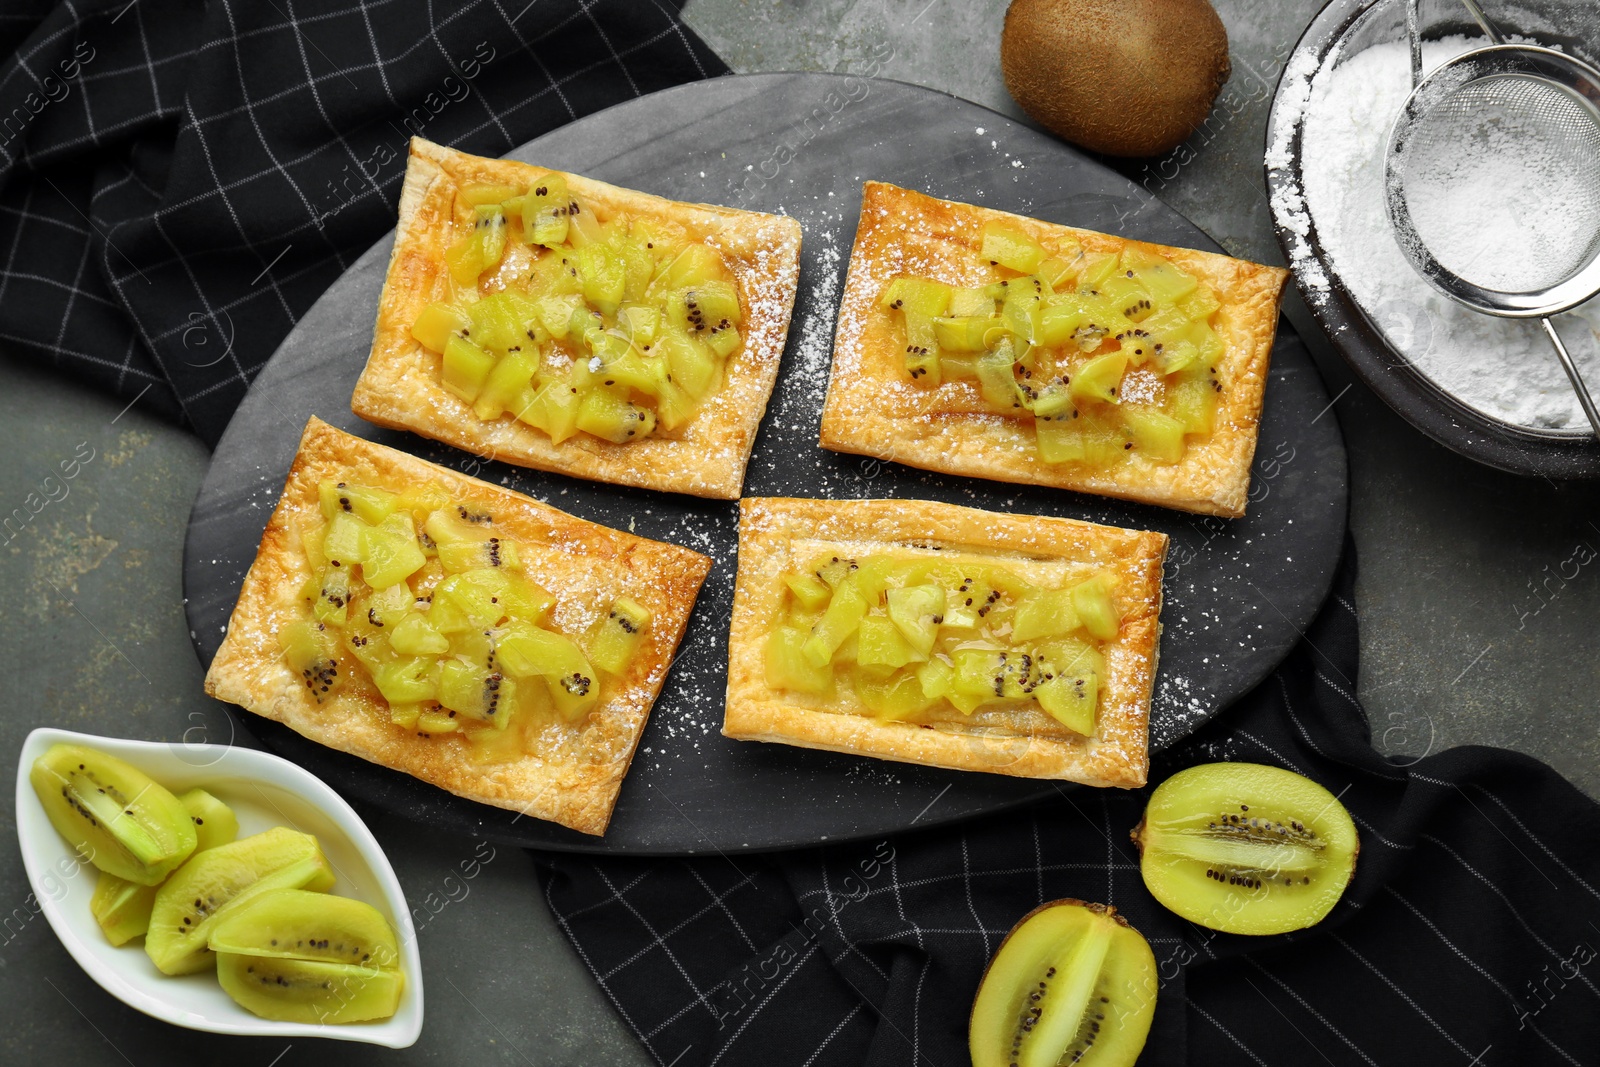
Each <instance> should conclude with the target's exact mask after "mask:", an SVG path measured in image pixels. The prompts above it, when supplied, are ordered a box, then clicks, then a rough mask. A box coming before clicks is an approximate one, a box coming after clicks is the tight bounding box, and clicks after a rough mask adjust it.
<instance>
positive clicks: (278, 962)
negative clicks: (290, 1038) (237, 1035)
mask: <svg viewBox="0 0 1600 1067" xmlns="http://www.w3.org/2000/svg"><path fill="white" fill-rule="evenodd" d="M217 980H218V981H219V982H220V983H221V984H222V988H223V990H224V991H225V992H226V993H227V994H228V996H230V997H232V998H233V999H234V1000H235V1001H236V1002H237V1003H238V1004H239V1006H240V1007H242V1008H245V1009H246V1010H248V1011H250V1012H252V1013H254V1014H256V1015H259V1016H261V1017H262V1018H263V1019H275V1020H277V1021H279V1022H292V1023H357V1022H364V1021H367V1020H370V1019H387V1018H388V1017H389V1016H391V1015H393V1014H394V1013H395V1011H396V1010H398V1009H399V1007H400V994H401V993H402V992H403V991H404V989H405V977H404V976H403V975H402V974H401V972H399V971H385V970H379V969H377V968H374V967H352V966H350V965H349V964H343V963H325V962H322V961H320V960H286V959H273V958H272V957H269V956H246V955H242V954H240V953H235V952H219V953H217Z"/></svg>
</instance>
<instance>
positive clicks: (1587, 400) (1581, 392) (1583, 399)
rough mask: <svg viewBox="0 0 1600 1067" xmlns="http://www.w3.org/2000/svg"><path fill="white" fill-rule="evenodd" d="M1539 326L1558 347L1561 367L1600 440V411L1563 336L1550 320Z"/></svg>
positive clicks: (1541, 321) (1542, 322)
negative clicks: (1579, 372)
mask: <svg viewBox="0 0 1600 1067" xmlns="http://www.w3.org/2000/svg"><path fill="white" fill-rule="evenodd" d="M1539 325H1541V326H1543V327H1544V332H1545V336H1546V337H1548V338H1550V343H1551V344H1553V345H1555V346H1556V355H1558V356H1560V357H1561V365H1562V366H1563V367H1565V368H1566V370H1567V377H1568V378H1570V379H1572V390H1573V392H1575V393H1577V394H1578V403H1580V404H1582V405H1583V413H1584V414H1585V415H1587V416H1589V425H1590V426H1591V427H1593V428H1594V435H1595V437H1597V438H1600V410H1596V409H1595V406H1594V398H1593V397H1591V396H1590V395H1589V387H1588V386H1586V385H1584V384H1583V378H1582V377H1580V376H1579V374H1578V365H1577V364H1576V363H1574V362H1572V356H1571V355H1570V354H1569V353H1568V352H1567V346H1566V345H1564V344H1562V343H1561V335H1560V334H1558V333H1556V328H1555V325H1554V324H1553V323H1551V321H1550V320H1549V319H1548V318H1543V319H1540V320H1539Z"/></svg>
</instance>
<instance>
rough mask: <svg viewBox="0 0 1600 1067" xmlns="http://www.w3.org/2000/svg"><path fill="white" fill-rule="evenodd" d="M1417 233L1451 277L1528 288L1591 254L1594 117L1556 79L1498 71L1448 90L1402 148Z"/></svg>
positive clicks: (1599, 221) (1568, 272)
mask: <svg viewBox="0 0 1600 1067" xmlns="http://www.w3.org/2000/svg"><path fill="white" fill-rule="evenodd" d="M1400 162H1402V163H1403V168H1404V183H1405V184H1404V196H1405V199H1406V208H1407V210H1408V211H1409V212H1410V214H1411V219H1412V223H1413V225H1414V226H1415V228H1416V232H1417V236H1418V237H1419V238H1420V239H1421V240H1422V243H1423V244H1424V245H1426V246H1427V249H1428V251H1429V252H1430V253H1432V254H1433V257H1434V259H1436V260H1438V262H1439V265H1440V266H1442V267H1444V268H1445V269H1446V270H1448V271H1450V272H1452V273H1454V274H1455V275H1456V276H1457V277H1460V278H1463V279H1465V280H1466V281H1468V282H1471V283H1473V284H1474V285H1478V286H1480V287H1482V288H1485V289H1494V290H1497V291H1500V292H1510V293H1519V292H1531V291H1534V290H1541V289H1545V288H1548V287H1550V286H1553V285H1556V284H1557V283H1559V282H1562V281H1565V280H1566V279H1568V278H1570V277H1572V276H1573V275H1574V274H1576V273H1577V272H1578V271H1579V270H1581V269H1582V268H1583V267H1584V266H1585V265H1586V264H1587V263H1589V261H1590V260H1591V259H1593V258H1594V256H1595V254H1596V252H1600V116H1597V114H1596V112H1595V111H1594V110H1593V109H1592V107H1590V106H1588V105H1586V104H1585V103H1584V102H1583V101H1581V100H1580V99H1579V98H1578V97H1577V96H1576V95H1575V94H1574V93H1572V92H1571V91H1570V90H1568V89H1566V88H1565V87H1563V86H1560V85H1556V84H1553V83H1551V82H1548V81H1545V80H1543V79H1541V78H1535V77H1530V76H1527V75H1523V74H1495V75H1490V76H1488V77H1483V78H1478V79H1477V80H1474V81H1468V82H1466V83H1464V84H1461V85H1458V86H1455V87H1454V88H1452V89H1450V90H1448V92H1447V93H1446V95H1443V96H1442V97H1440V98H1438V99H1437V100H1436V101H1434V102H1432V106H1431V107H1430V108H1429V109H1428V110H1427V111H1426V112H1425V113H1424V114H1422V115H1420V116H1419V117H1418V119H1417V121H1416V124H1415V126H1414V127H1413V130H1412V134H1411V136H1410V138H1409V139H1408V142H1407V144H1406V146H1405V150H1404V155H1403V158H1402V160H1401V161H1400Z"/></svg>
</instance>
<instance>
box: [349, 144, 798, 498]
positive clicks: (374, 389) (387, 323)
mask: <svg viewBox="0 0 1600 1067" xmlns="http://www.w3.org/2000/svg"><path fill="white" fill-rule="evenodd" d="M547 173H550V170H549V168H546V167H536V166H533V165H531V164H528V163H517V162H514V161H512V160H505V159H484V158H482V157H479V156H470V155H467V154H465V153H462V152H456V151H454V150H452V149H449V148H444V147H442V146H440V145H436V144H433V143H432V142H430V141H425V140H423V139H422V138H420V137H416V138H412V141H411V155H410V159H409V161H408V163H407V166H406V177H405V184H404V185H403V187H402V189H401V193H400V217H399V222H398V223H397V225H396V228H395V242H394V252H393V253H392V254H391V256H390V259H389V273H388V277H387V278H386V280H385V281H384V285H383V296H382V298H381V300H380V301H379V304H378V324H377V328H376V329H375V330H374V331H373V337H372V352H371V354H370V355H369V356H368V357H367V366H366V369H365V370H364V371H363V372H362V374H361V379H360V380H359V381H358V382H357V383H356V389H355V394H354V395H353V396H352V397H351V398H350V407H351V410H353V411H354V412H355V413H356V414H357V415H360V416H361V417H362V418H364V419H366V420H368V421H369V422H374V423H377V424H378V425H380V426H389V427H394V428H396V429H402V430H410V431H412V432H414V433H419V434H421V435H422V436H424V437H431V438H433V439H434V440H437V441H445V442H447V443H449V444H452V445H456V446H457V447H459V448H465V449H467V450H469V451H471V452H473V453H474V454H475V455H477V456H479V457H481V458H486V459H498V460H503V461H504V462H506V463H514V464H516V465H518V466H522V467H534V468H537V469H539V470H547V471H556V472H558V473H561V474H571V475H575V476H577V477H580V478H592V479H594V480H596V481H602V482H616V483H619V484H622V485H637V486H643V487H645V488H649V489H665V490H670V491H672V492H678V493H691V494H693V495H695V496H706V497H715V498H717V499H721V500H736V499H738V497H739V490H740V487H741V486H742V485H743V484H744V471H745V465H746V464H747V463H748V462H749V459H750V449H751V446H752V445H753V444H754V442H755V436H756V428H757V427H758V426H759V425H760V422H761V417H762V415H763V414H764V413H765V412H766V408H767V401H768V399H769V398H770V397H771V395H772V386H773V382H774V381H775V380H776V379H777V375H778V362H779V360H780V359H781V358H782V356H783V346H784V340H785V338H786V337H787V335H788V332H789V315H790V313H791V312H792V311H793V309H794V297H795V288H796V285H797V284H798V281H799V276H800V224H799V223H798V222H796V221H795V220H794V219H791V218H786V217H783V216H779V215H765V214H761V213H759V212H755V211H739V210H736V209H734V208H726V207H716V206H712V205H707V204H688V203H682V202H679V201H675V200H665V199H662V198H661V197H658V196H651V195H649V194H648V193H640V192H635V191H633V190H631V189H620V188H618V187H617V186H614V185H607V184H606V183H604V182H598V181H593V180H591V179H588V178H584V177H581V176H579V175H576V174H570V173H567V174H566V176H567V186H568V188H569V189H570V190H571V191H572V193H573V195H574V196H576V197H577V198H579V199H580V200H581V201H582V202H583V203H584V204H586V205H589V206H590V207H592V208H593V209H594V210H595V213H596V214H597V215H599V216H600V217H601V218H602V219H604V218H607V217H610V216H611V215H613V214H615V213H617V212H619V211H626V212H628V213H630V214H633V215H649V216H651V217H655V218H661V219H665V220H669V221H671V222H675V223H677V224H678V225H680V226H682V227H683V228H684V229H685V230H686V231H687V232H688V234H689V235H690V236H691V237H692V238H695V239H698V240H701V241H704V242H705V243H706V244H708V245H710V246H711V247H713V248H715V249H716V250H717V251H719V252H721V253H722V257H723V259H724V261H725V262H726V263H727V265H728V267H729V270H730V271H731V273H732V274H733V276H734V280H735V283H736V284H737V285H738V288H739V299H740V302H741V303H742V304H743V306H744V312H745V320H744V322H743V323H741V324H740V331H741V333H742V343H741V345H740V347H739V348H738V349H737V350H735V351H734V352H733V354H732V355H730V356H729V357H728V359H727V362H726V365H725V374H724V379H723V384H722V387H721V389H719V390H718V391H717V393H716V394H715V395H713V396H710V397H707V398H706V400H705V402H704V403H703V404H702V405H701V407H700V409H699V410H698V411H697V412H696V414H695V416H694V418H693V419H691V420H690V421H689V422H688V423H687V424H686V425H684V426H683V427H680V428H679V429H677V430H676V431H673V432H672V433H670V434H669V433H666V432H665V431H658V432H657V433H655V434H652V435H651V436H649V437H646V438H644V439H643V440H640V441H632V442H629V443H628V444H625V445H617V444H612V443H611V442H609V441H602V440H600V439H599V438H597V437H592V436H590V435H589V434H583V433H580V434H578V435H576V436H574V437H571V438H569V439H567V440H566V441H563V442H562V443H561V444H559V445H557V444H554V443H552V442H551V440H550V438H549V436H547V435H546V434H545V433H544V432H543V431H541V430H537V429H534V428H533V427H531V426H528V425H526V424H524V423H521V422H518V421H517V420H516V419H514V418H511V417H510V416H505V417H502V418H499V419H495V420H493V421H491V422H484V421H483V420H481V419H479V418H478V417H477V416H475V415H474V414H473V413H472V406H471V405H470V404H466V403H463V402H462V401H461V399H460V398H458V397H457V396H455V395H454V394H452V393H451V392H449V391H448V390H446V389H445V388H444V386H443V385H442V384H441V382H440V377H439V374H440V372H439V367H440V357H439V356H438V355H436V354H435V353H433V352H430V351H428V350H427V349H425V348H423V347H422V345H420V344H419V343H418V342H417V341H416V339H415V338H413V337H412V336H411V324H412V323H413V322H415V321H416V318H417V315H418V314H419V313H420V312H421V311H422V309H423V308H424V307H426V306H427V305H428V304H430V303H432V302H434V301H436V300H444V299H449V297H450V295H451V293H452V291H453V289H452V283H451V281H450V273H449V270H448V269H447V268H446V266H445V260H444V253H445V250H446V249H447V248H448V247H449V246H450V244H451V243H453V242H454V240H455V239H456V237H457V236H458V235H459V234H458V231H457V230H456V228H455V227H456V224H457V223H458V222H461V223H464V222H465V220H466V219H467V217H468V215H469V214H470V211H471V209H470V208H457V206H456V196H455V191H456V188H457V186H458V185H460V184H462V183H464V182H498V183H504V184H509V185H518V186H525V185H527V184H529V183H530V182H531V181H532V180H533V179H535V178H537V177H538V176H539V175H541V174H547ZM563 173H566V172H563ZM509 244H510V245H511V246H512V247H513V249H514V248H515V246H516V242H509ZM520 262H521V261H520V260H518V259H517V257H516V256H515V255H513V254H511V253H510V252H508V254H507V257H506V263H505V264H504V265H503V266H502V269H501V274H502V275H505V274H506V273H507V272H514V271H515V270H516V269H517V267H518V266H519V264H520Z"/></svg>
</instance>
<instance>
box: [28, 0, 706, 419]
mask: <svg viewBox="0 0 1600 1067" xmlns="http://www.w3.org/2000/svg"><path fill="white" fill-rule="evenodd" d="M681 6H682V0H631V2H630V0H464V2H459V3H458V2H448V3H440V2H437V0H343V2H341V0H248V2H242V0H214V2H211V3H199V2H196V0H132V2H130V0H66V2H62V3H53V2H48V3H46V2H37V0H33V2H30V0H6V3H5V4H4V5H3V6H0V55H7V56H8V57H9V58H7V59H5V60H4V62H3V64H0V351H4V352H6V353H10V354H12V355H13V357H21V358H33V359H37V360H40V361H45V362H49V363H51V364H54V365H55V366H56V367H58V368H60V369H61V370H63V371H65V372H66V373H67V374H69V375H71V376H72V377H73V378H75V379H77V380H80V381H84V382H88V383H92V384H95V385H98V386H101V387H103V388H106V389H110V390H112V391H114V392H115V393H116V394H117V395H119V396H121V397H125V398H126V399H127V400H128V401H130V402H131V401H137V403H138V405H139V407H141V408H143V409H146V410H149V411H153V412H160V413H163V414H166V415H168V416H172V417H175V418H181V419H183V420H184V421H185V422H186V423H187V424H189V425H190V426H192V427H193V428H194V429H195V430H196V431H197V432H198V433H199V434H200V436H201V437H202V438H204V439H205V440H206V441H207V442H208V443H212V444H214V443H215V442H216V440H217V438H218V437H220V436H221V434H222V431H223V429H224V428H225V427H226V426H227V424H228V419H229V417H230V416H231V415H232V413H233V409H234V408H235V406H237V405H238V403H239V401H240V400H241V399H242V398H243V397H244V394H245V390H246V389H247V388H248V387H249V384H250V381H251V379H252V378H253V377H254V376H255V373H256V372H257V371H258V370H260V368H261V365H262V364H263V363H265V362H266V360H267V357H269V356H270V355H272V353H273V351H274V350H275V349H276V348H277V346H278V343H279V342H280V341H282V340H283V338H284V336H285V335H286V334H287V333H288V332H289V329H290V327H292V326H293V325H294V323H295V320H296V319H298V318H299V317H300V316H301V315H302V314H304V313H305V311H306V310H307V309H308V308H309V307H310V306H311V305H312V303H313V302H315V300H316V299H317V297H318V296H320V295H321V294H322V291H323V290H324V289H326V288H327V287H328V285H330V284H331V283H332V282H333V281H334V280H335V279H336V278H338V277H339V275H340V274H341V273H342V272H343V271H344V269H345V268H346V267H348V266H349V265H350V264H351V263H352V262H353V261H354V260H355V259H356V257H357V256H359V255H360V254H361V253H362V252H363V251H365V250H366V249H367V248H368V247H369V246H370V245H371V244H372V243H373V242H374V241H375V240H377V239H378V238H379V237H381V236H382V235H383V233H384V232H385V231H386V230H389V229H391V228H392V227H393V226H394V215H395V205H396V203H397V202H398V200H399V192H400V181H401V176H402V174H403V173H404V169H405V159H406V143H407V140H408V139H409V138H410V137H411V136H412V135H414V134H418V135H421V136H423V137H426V138H428V139H429V140H432V141H437V142H440V143H442V144H447V145H451V146H454V147H456V148H461V149H463V150H465V151H468V152H475V153H478V154H480V155H490V156H498V155H503V154H504V153H505V152H507V151H509V150H510V149H512V148H514V147H516V146H518V145H520V144H523V143H524V142H526V141H528V140H531V139H532V138H534V137H536V136H538V135H539V134H541V133H544V132H546V131H548V130H550V129H553V128H555V127H557V126H560V125H562V124H564V123H566V122H569V121H571V120H572V119H575V118H577V117H579V116H581V115H585V114H588V113H590V112H593V111H597V110H599V109H601V108H604V107H609V106H610V105H612V104H617V103H621V102H622V101H625V100H630V99H632V98H634V97H636V96H642V95H644V94H646V93H650V92H654V91H655V90H657V89H665V88H667V87H669V86H673V85H677V84H679V83H682V82H685V81H691V80H694V79H697V78H705V77H710V76H713V75H718V74H723V73H726V71H727V67H726V66H724V65H723V63H722V62H721V61H720V60H719V59H718V58H717V57H716V55H715V54H713V53H712V52H711V51H710V50H709V49H707V48H706V47H705V45H704V44H702V43H701V42H700V40H699V39H698V38H697V37H695V36H694V34H693V33H692V32H690V31H689V30H688V29H687V28H685V26H684V25H683V22H682V21H681V19H680V18H679V17H678V8H679V7H681Z"/></svg>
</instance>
